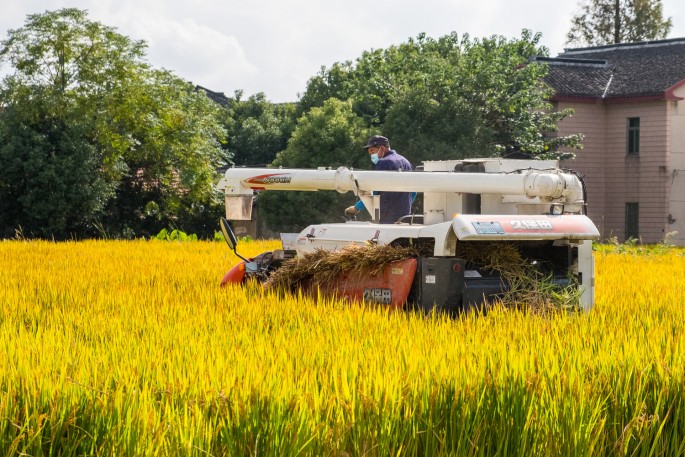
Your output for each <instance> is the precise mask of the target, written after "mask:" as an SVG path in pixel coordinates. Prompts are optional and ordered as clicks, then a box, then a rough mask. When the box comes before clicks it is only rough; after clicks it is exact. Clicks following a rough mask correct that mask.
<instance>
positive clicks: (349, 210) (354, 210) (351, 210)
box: [345, 206, 359, 214]
mask: <svg viewBox="0 0 685 457" xmlns="http://www.w3.org/2000/svg"><path fill="white" fill-rule="evenodd" d="M358 212H359V210H358V209H357V208H355V207H354V206H350V207H349V208H347V209H345V214H357V213H358Z"/></svg>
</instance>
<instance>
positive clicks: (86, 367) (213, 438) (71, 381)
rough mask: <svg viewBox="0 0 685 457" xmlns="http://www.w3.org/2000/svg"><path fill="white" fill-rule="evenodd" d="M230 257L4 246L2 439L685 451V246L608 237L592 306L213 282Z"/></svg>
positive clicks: (48, 447) (197, 450) (341, 449)
mask: <svg viewBox="0 0 685 457" xmlns="http://www.w3.org/2000/svg"><path fill="white" fill-rule="evenodd" d="M274 247H275V243H263V242H253V243H245V244H243V245H242V246H241V252H242V251H243V250H244V251H245V252H242V253H243V254H244V255H249V256H252V255H255V254H258V253H260V252H262V251H264V250H268V249H273V248H274ZM236 261H237V259H236V258H235V256H234V255H233V254H232V253H231V252H230V251H229V250H228V249H227V248H226V247H225V245H221V244H219V243H209V242H206V243H205V242H193V243H169V242H143V241H130V242H117V241H108V242H104V241H89V242H80V243H49V242H17V241H14V242H0V303H2V307H1V308H0V449H1V450H2V451H3V452H4V453H5V455H18V454H23V455H32V456H39V455H55V456H56V455H60V456H67V455H198V456H200V455H274V456H275V455H279V456H280V455H339V456H343V455H345V456H352V455H354V456H357V455H377V456H386V455H482V456H490V455H526V456H527V455H587V456H595V455H644V456H647V455H683V454H685V422H684V421H685V404H684V403H683V402H684V400H685V398H684V396H683V386H685V382H684V381H685V379H683V377H684V376H685V375H684V373H685V343H683V340H684V339H683V338H682V334H683V332H684V330H685V313H683V312H682V306H683V303H685V256H683V255H682V251H681V250H675V249H660V250H652V251H645V250H643V251H641V252H636V251H635V250H630V249H627V250H625V249H624V250H623V251H621V252H617V251H616V250H615V249H612V248H604V247H602V248H601V249H598V250H597V252H596V268H597V278H596V293H597V295H596V305H595V308H594V309H593V310H592V311H591V312H589V313H587V314H568V313H557V314H551V315H547V316H540V315H536V314H532V313H526V312H522V311H516V310H505V309H496V310H493V311H492V312H490V313H489V314H488V315H487V316H476V315H465V316H462V317H460V318H458V319H447V318H444V317H441V316H432V317H428V318H426V317H423V316H420V315H417V314H407V313H403V312H388V311H383V310H379V309H373V308H365V307H363V306H360V305H350V304H346V303H344V302H338V301H331V300H326V299H320V300H318V301H317V300H315V299H310V298H307V297H301V296H300V297H298V296H286V297H279V296H278V295H277V294H274V293H271V292H269V291H266V292H265V291H263V290H261V288H259V287H254V286H253V287H249V288H246V289H241V288H229V289H219V287H218V283H219V281H220V279H221V277H222V276H223V274H224V273H225V271H226V270H227V269H228V268H229V267H230V266H231V265H232V264H233V263H235V262H236Z"/></svg>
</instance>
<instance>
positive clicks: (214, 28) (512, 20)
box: [0, 0, 685, 101]
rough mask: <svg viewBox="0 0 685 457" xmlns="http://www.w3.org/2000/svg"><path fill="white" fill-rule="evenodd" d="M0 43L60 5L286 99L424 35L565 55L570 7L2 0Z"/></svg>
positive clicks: (377, 1) (672, 1)
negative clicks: (522, 45)
mask: <svg viewBox="0 0 685 457" xmlns="http://www.w3.org/2000/svg"><path fill="white" fill-rule="evenodd" d="M5 3H9V4H7V5H5V4H3V10H2V15H0V39H2V38H4V37H5V34H6V31H7V30H8V29H16V28H19V27H21V26H22V25H23V23H24V20H25V19H26V15H27V14H34V13H42V12H44V11H46V10H56V9H59V8H63V7H77V8H82V9H87V10H88V11H89V13H90V14H89V15H90V17H91V19H93V20H97V21H100V22H102V23H104V24H107V25H111V26H114V27H117V29H118V31H119V32H120V33H122V34H124V35H127V36H130V37H131V38H134V39H144V40H145V41H147V43H148V45H149V47H148V60H149V61H150V63H151V64H152V65H154V66H156V67H164V68H168V69H170V70H172V71H174V72H175V73H176V74H177V75H178V76H180V77H182V78H184V79H188V80H191V81H193V82H194V83H197V84H200V85H203V86H206V87H208V88H210V89H212V90H215V91H218V92H225V93H226V94H228V95H231V94H232V93H233V91H235V90H236V89H243V90H244V91H245V93H246V94H247V95H250V94H253V93H256V92H264V93H265V94H266V95H267V97H268V98H269V99H271V100H273V101H294V100H295V99H296V96H297V93H301V92H303V91H304V90H305V87H306V82H307V80H308V79H309V78H310V77H312V76H314V75H315V74H316V73H317V72H318V70H319V68H320V67H321V66H322V65H325V66H330V65H331V64H333V63H334V62H340V61H344V60H355V59H356V58H357V57H359V56H360V55H361V54H362V52H363V51H364V50H370V49H372V48H376V49H377V48H384V47H387V46H390V45H393V44H400V43H402V42H405V41H406V40H407V39H408V38H409V37H415V36H416V35H418V34H419V33H421V32H425V33H426V34H428V35H429V36H431V37H435V38H437V37H439V36H443V35H446V34H448V33H450V32H452V31H456V32H457V33H459V34H463V33H469V34H470V35H471V36H472V37H484V36H491V35H503V36H506V37H511V38H514V37H518V36H520V33H521V30H522V29H524V28H525V29H530V30H532V31H533V32H541V33H542V34H543V37H542V42H541V43H542V44H543V45H545V46H547V47H548V48H549V49H550V51H551V53H552V55H556V54H557V53H559V52H562V51H563V48H564V46H565V44H564V42H565V38H566V32H567V31H568V29H569V27H570V21H571V17H572V16H573V14H575V13H576V12H577V11H578V2H577V0H482V1H480V2H478V1H472V0H421V1H416V0H374V1H368V0H194V1H192V2H188V1H182V0H166V1H165V0H135V1H134V0H23V1H22V2H19V1H18V0H10V1H9V2H5ZM662 3H663V8H664V14H665V15H666V16H670V17H672V18H673V23H674V27H673V30H672V33H671V35H670V36H671V37H685V2H683V1H682V0H663V1H662Z"/></svg>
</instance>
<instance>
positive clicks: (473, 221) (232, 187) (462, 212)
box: [219, 159, 599, 310]
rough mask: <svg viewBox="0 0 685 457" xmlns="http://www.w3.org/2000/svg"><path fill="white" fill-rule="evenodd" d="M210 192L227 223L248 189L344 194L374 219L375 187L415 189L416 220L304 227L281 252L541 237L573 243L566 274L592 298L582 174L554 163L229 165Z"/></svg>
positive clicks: (449, 252) (442, 250)
mask: <svg viewBox="0 0 685 457" xmlns="http://www.w3.org/2000/svg"><path fill="white" fill-rule="evenodd" d="M219 188H220V189H222V190H223V191H224V196H225V201H226V217H227V219H229V220H249V219H251V211H252V201H253V195H254V193H255V191H262V190H293V191H295V190H297V191H319V190H336V191H338V192H340V193H345V192H353V193H354V194H355V195H357V196H358V197H359V198H360V199H361V200H362V201H363V202H364V205H365V207H366V208H367V210H368V211H369V213H370V214H371V216H372V218H373V221H377V220H378V219H379V218H378V215H379V210H380V208H379V198H378V196H373V195H372V194H373V192H374V191H394V192H398V191H400V192H417V193H422V194H423V218H422V219H423V222H422V223H421V224H416V223H396V224H378V223H375V222H347V223H338V224H335V223H331V224H318V225H310V226H309V227H307V228H305V229H304V230H303V231H302V232H300V233H299V234H297V235H293V236H291V237H289V238H288V239H287V241H285V240H284V246H283V248H284V249H286V250H294V251H297V252H300V253H301V252H307V251H313V250H315V249H329V250H335V249H339V248H341V247H343V246H346V245H348V244H350V243H367V242H372V243H378V244H390V243H394V242H396V241H397V240H402V239H411V240H427V239H430V240H433V241H434V252H433V255H434V256H435V257H451V256H454V255H455V252H456V246H457V243H458V242H468V241H488V240H490V241H501V240H508V241H515V240H518V241H521V242H538V241H539V242H542V241H548V242H552V243H553V245H554V246H557V247H559V246H568V247H569V248H572V249H574V252H576V254H575V255H574V259H573V262H572V264H571V265H570V266H569V273H570V274H576V275H577V276H578V278H579V282H580V287H581V288H582V296H581V306H582V307H583V308H584V309H586V310H588V309H590V308H591V307H592V306H593V303H594V261H593V256H592V241H593V240H597V239H599V231H598V230H597V228H596V227H595V225H594V224H593V223H592V221H591V220H590V219H589V218H588V217H587V216H585V215H584V206H585V199H584V195H585V192H584V187H583V182H582V179H581V178H580V177H579V176H578V175H577V174H575V173H574V172H571V171H568V170H562V169H559V168H558V163H557V161H538V160H513V159H468V160H449V161H427V162H424V163H423V170H422V171H362V170H353V169H348V168H345V167H341V168H338V169H336V170H333V169H329V168H319V169H316V170H306V169H281V168H279V169H264V168H230V169H228V170H227V171H226V173H225V175H224V177H223V179H222V180H221V181H220V183H219Z"/></svg>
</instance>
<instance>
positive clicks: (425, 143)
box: [0, 8, 581, 239]
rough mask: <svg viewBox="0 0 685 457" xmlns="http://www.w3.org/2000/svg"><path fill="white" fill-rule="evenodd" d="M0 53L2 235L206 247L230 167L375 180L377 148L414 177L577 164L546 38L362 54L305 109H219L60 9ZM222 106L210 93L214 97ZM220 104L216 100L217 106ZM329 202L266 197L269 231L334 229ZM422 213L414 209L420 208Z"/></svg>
mask: <svg viewBox="0 0 685 457" xmlns="http://www.w3.org/2000/svg"><path fill="white" fill-rule="evenodd" d="M8 35H9V36H8V38H7V39H6V40H5V41H2V42H1V43H0V63H4V64H9V66H10V67H11V69H12V70H13V72H12V73H10V74H9V76H7V77H5V78H4V80H3V81H2V82H0V160H2V162H3V164H5V166H3V168H2V169H1V170H0V237H8V236H12V235H14V233H15V231H17V230H19V231H21V232H22V233H23V234H24V235H25V236H41V237H55V238H58V239H63V238H71V237H77V238H79V237H87V236H107V237H125V238H130V237H134V236H151V235H154V234H155V233H158V232H159V230H160V229H162V228H177V229H181V230H183V231H186V232H190V233H197V234H199V235H200V236H203V237H206V236H211V235H212V234H213V232H214V229H215V227H216V220H217V218H218V217H219V216H220V215H221V214H222V202H221V199H220V195H218V193H217V192H216V189H215V184H216V183H217V182H218V173H219V172H220V171H221V170H222V169H224V168H225V167H226V166H228V165H230V164H232V163H233V164H235V165H237V166H267V165H272V166H282V167H307V168H309V167H319V166H326V167H338V166H342V165H344V166H352V167H355V168H359V167H362V168H370V166H371V163H370V162H369V161H368V158H367V156H366V153H365V151H364V150H363V149H362V148H361V147H362V145H363V144H364V142H365V141H366V138H368V136H369V135H372V134H378V133H380V134H384V135H386V136H388V137H389V138H390V141H391V146H392V147H393V148H394V149H396V150H397V151H398V152H399V153H401V154H402V155H404V156H406V157H407V158H408V159H409V160H410V161H411V162H412V163H413V164H414V165H415V166H416V165H420V164H421V161H424V160H435V159H456V158H468V157H488V156H501V155H508V154H511V153H516V154H520V153H524V154H528V155H530V156H532V157H537V158H550V157H564V158H568V157H570V156H572V150H573V149H574V148H577V147H579V146H580V140H581V136H580V135H571V136H568V137H560V136H558V134H557V133H556V130H557V128H556V124H557V122H558V121H559V120H561V119H563V118H564V117H566V116H568V115H569V114H571V112H570V111H560V112H555V111H553V110H552V106H551V105H550V104H549V103H548V101H547V100H548V99H549V97H550V96H551V94H552V92H551V89H550V88H549V87H547V86H545V84H544V83H543V82H542V79H543V77H544V76H545V74H546V71H547V68H546V66H545V65H544V64H540V63H537V62H536V63H529V62H530V58H531V57H533V56H537V55H543V56H544V55H547V49H546V48H544V47H542V46H540V45H539V41H540V35H539V34H537V35H533V34H531V33H530V32H529V31H524V32H523V33H522V35H521V37H520V38H516V39H507V38H504V37H501V36H493V37H490V38H483V39H471V38H470V37H469V36H467V35H464V36H461V37H460V36H458V35H457V34H456V33H453V34H450V35H446V36H442V37H439V38H435V39H434V38H430V37H428V36H426V35H425V34H421V35H419V36H418V37H416V38H415V39H409V40H408V41H407V42H406V43H402V44H400V45H396V46H390V47H388V48H387V49H376V50H370V51H367V52H364V53H363V54H362V56H360V57H359V58H358V59H357V60H356V61H355V62H340V63H336V64H334V65H333V66H331V68H325V67H324V68H322V70H321V72H320V73H319V74H318V75H316V76H314V77H312V78H311V79H310V80H309V82H308V84H307V88H306V90H305V92H304V93H303V94H302V96H301V99H300V100H299V101H297V102H294V103H285V104H273V103H270V102H269V101H268V100H267V98H266V96H265V95H264V94H263V93H259V94H256V95H253V96H250V97H248V98H246V99H245V98H244V97H243V94H242V91H236V92H235V95H234V97H232V98H228V97H225V96H223V94H220V95H221V100H219V101H220V102H221V103H215V102H214V101H212V100H211V99H210V98H209V97H207V96H205V92H204V91H196V90H195V88H194V87H193V86H192V85H191V84H190V83H188V82H186V81H183V80H181V79H180V78H178V77H176V76H175V75H173V74H172V73H170V72H168V71H163V70H158V69H153V68H151V67H150V66H149V65H148V64H147V63H145V60H144V57H145V43H143V42H140V41H133V40H131V39H129V38H127V37H125V36H122V35H120V34H118V33H117V32H116V31H115V30H114V29H112V28H110V27H107V26H105V25H102V24H100V23H98V22H93V21H90V20H89V19H88V18H87V15H86V12H85V11H81V10H78V9H74V8H70V9H62V10H59V11H55V12H46V13H43V14H35V15H31V16H29V17H28V19H27V21H26V23H25V25H24V26H23V27H21V28H19V29H17V30H10V31H9V33H8ZM214 94H215V95H216V94H217V93H214ZM215 100H216V99H215ZM353 201H354V197H353V196H351V195H346V196H341V195H339V194H337V193H335V192H330V193H326V192H318V193H313V194H305V195H302V194H295V193H291V194H288V193H284V192H282V193H274V194H273V195H269V194H267V193H263V194H262V195H260V196H259V197H258V199H257V206H258V209H259V211H256V212H254V214H260V215H261V217H262V218H263V219H265V220H266V222H267V224H268V225H269V228H271V229H272V230H276V231H291V230H300V229H302V228H303V227H304V226H306V225H308V224H310V223H314V222H323V221H334V220H339V218H340V217H341V216H342V209H343V208H344V207H345V206H347V205H348V204H350V203H352V202H353ZM417 204H418V205H420V202H417Z"/></svg>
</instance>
